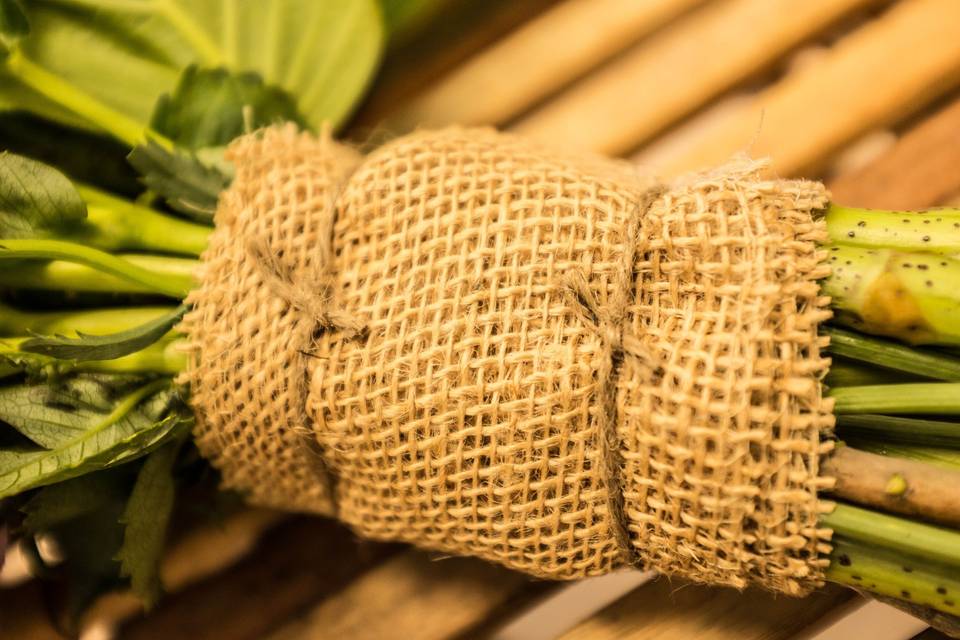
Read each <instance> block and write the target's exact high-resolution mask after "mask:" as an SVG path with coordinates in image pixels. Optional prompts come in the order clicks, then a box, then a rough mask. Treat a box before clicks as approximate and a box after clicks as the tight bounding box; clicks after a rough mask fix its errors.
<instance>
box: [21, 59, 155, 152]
mask: <svg viewBox="0 0 960 640" xmlns="http://www.w3.org/2000/svg"><path fill="white" fill-rule="evenodd" d="M5 68H6V70H7V71H8V72H9V73H10V75H12V76H14V77H15V78H17V80H19V81H20V82H22V83H23V84H25V85H26V86H28V87H30V88H31V89H33V90H34V91H36V92H37V93H39V94H41V95H43V96H44V97H46V98H48V99H50V100H52V101H53V102H56V103H57V104H59V105H61V106H63V107H65V108H66V109H67V110H69V111H72V112H73V113H75V114H77V115H78V116H80V117H82V118H83V119H85V120H87V121H89V122H90V123H91V124H94V125H96V126H98V127H100V128H101V129H102V130H104V131H106V132H108V133H110V134H111V135H113V136H114V137H116V138H117V139H119V140H121V141H123V142H125V143H126V144H128V145H129V146H131V147H135V146H137V145H139V144H142V143H144V142H146V140H147V138H148V137H149V138H151V139H153V140H156V141H157V142H158V143H160V144H162V145H163V146H165V147H167V148H173V143H172V142H170V140H168V139H166V138H164V137H163V136H161V135H160V134H158V133H156V132H155V131H151V130H150V129H148V128H147V127H145V126H144V125H143V124H141V123H140V122H138V121H136V120H134V119H133V118H130V117H128V116H127V115H125V114H123V113H121V112H119V111H117V110H116V109H114V108H112V107H110V106H108V105H106V104H104V103H103V102H100V101H99V100H97V99H96V98H94V97H93V96H91V95H90V94H88V93H86V92H84V91H82V90H81V89H79V88H77V87H76V86H75V85H73V84H71V83H70V82H68V81H67V80H65V79H63V78H61V77H60V76H57V75H56V74H53V73H50V72H49V71H47V70H46V69H44V68H43V67H41V66H40V65H37V64H35V63H33V62H32V61H31V60H30V59H29V58H27V57H26V56H24V55H23V52H22V51H20V50H19V49H14V50H13V51H12V52H10V54H9V55H8V56H7V59H6V61H5Z"/></svg>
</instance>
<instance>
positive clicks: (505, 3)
mask: <svg viewBox="0 0 960 640" xmlns="http://www.w3.org/2000/svg"><path fill="white" fill-rule="evenodd" d="M556 3H557V0H524V1H523V2H516V1H515V0H483V2H476V0H446V1H445V6H444V7H443V8H442V9H441V10H440V11H439V12H438V13H437V14H436V15H435V16H433V17H432V18H431V20H430V21H429V24H428V25H427V26H426V27H425V28H424V30H423V32H422V33H420V34H419V35H418V37H416V38H414V39H413V40H409V41H407V42H405V44H403V45H402V46H400V47H394V48H391V49H390V50H388V51H387V52H386V56H385V59H384V61H383V66H382V67H381V68H380V71H379V72H378V73H377V77H376V79H375V81H374V84H373V86H372V87H371V90H370V94H369V95H368V96H367V97H366V98H365V99H364V100H363V103H362V104H361V105H360V110H359V112H358V113H357V114H356V116H355V117H354V118H353V119H352V122H351V124H350V129H349V132H348V133H349V134H350V137H352V138H353V139H361V140H365V139H366V138H367V137H368V136H369V135H370V132H371V130H372V131H376V132H379V131H381V130H384V129H387V130H388V131H389V132H391V133H398V132H399V130H395V129H392V128H389V129H388V128H387V126H386V125H385V123H384V119H385V118H386V117H387V116H389V115H391V114H393V113H395V112H396V111H397V109H398V108H400V107H402V106H403V105H405V104H407V103H408V102H409V101H410V99H411V98H412V97H413V96H415V95H418V94H419V93H421V92H422V91H424V90H425V89H427V88H428V87H430V86H432V85H433V83H434V82H436V81H437V78H441V77H444V76H445V75H446V74H447V73H449V72H450V71H452V70H454V69H456V68H457V66H458V65H460V64H462V63H464V62H465V61H466V60H469V59H471V58H472V57H473V56H474V55H477V53H478V52H481V51H484V50H486V49H487V48H488V47H490V46H493V45H494V43H496V42H497V41H498V40H500V39H501V38H503V37H506V36H508V35H509V34H510V33H512V32H513V31H515V30H516V29H517V28H518V26H519V25H522V24H523V23H525V22H526V21H528V20H531V19H533V18H535V17H536V16H537V15H539V14H540V13H542V12H543V11H545V10H548V9H549V7H551V6H553V5H554V4H556Z"/></svg>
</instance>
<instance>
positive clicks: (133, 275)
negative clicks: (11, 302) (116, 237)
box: [0, 239, 195, 298]
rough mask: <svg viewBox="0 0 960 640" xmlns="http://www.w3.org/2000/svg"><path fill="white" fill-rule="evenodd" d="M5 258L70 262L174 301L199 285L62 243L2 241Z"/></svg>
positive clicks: (1, 253) (0, 246) (1, 255)
mask: <svg viewBox="0 0 960 640" xmlns="http://www.w3.org/2000/svg"><path fill="white" fill-rule="evenodd" d="M4 258H6V259H42V260H66V261H67V262H74V263H77V264H82V265H85V266H88V267H91V268H93V269H96V270H97V271H101V272H103V273H106V274H109V275H112V276H116V277H117V278H120V279H122V280H126V281H128V282H130V283H133V284H137V285H140V286H142V287H144V288H146V289H147V290H148V291H152V292H154V293H160V294H163V295H167V296H172V297H174V298H183V297H185V296H186V295H187V294H188V293H189V292H190V290H191V289H192V288H193V286H194V284H195V281H194V280H193V278H184V277H180V276H175V275H168V274H162V273H157V272H154V271H150V270H148V269H145V268H143V267H140V266H138V265H136V264H134V263H133V262H130V261H129V260H124V259H123V258H120V257H117V256H114V255H112V254H109V253H106V252H104V251H100V250H98V249H91V248H90V247H85V246H83V245H80V244H76V243H74V242H63V241H61V240H19V239H16V240H0V259H4Z"/></svg>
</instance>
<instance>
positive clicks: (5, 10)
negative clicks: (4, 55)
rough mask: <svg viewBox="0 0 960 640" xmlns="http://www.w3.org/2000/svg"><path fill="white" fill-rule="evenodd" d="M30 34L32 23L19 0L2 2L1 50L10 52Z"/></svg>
mask: <svg viewBox="0 0 960 640" xmlns="http://www.w3.org/2000/svg"><path fill="white" fill-rule="evenodd" d="M28 33H30V23H29V22H28V21H27V16H26V14H25V13H24V12H23V7H22V6H21V5H20V2H19V0H0V49H3V50H6V51H9V50H10V49H12V48H14V47H16V46H17V44H18V43H19V42H20V39H21V38H23V37H24V36H26V35H27V34H28Z"/></svg>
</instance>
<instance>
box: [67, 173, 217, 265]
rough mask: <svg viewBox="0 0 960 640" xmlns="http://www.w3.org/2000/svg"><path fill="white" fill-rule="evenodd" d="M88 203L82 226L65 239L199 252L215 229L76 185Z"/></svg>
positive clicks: (96, 244) (102, 246) (104, 245)
mask: <svg viewBox="0 0 960 640" xmlns="http://www.w3.org/2000/svg"><path fill="white" fill-rule="evenodd" d="M76 186H77V191H78V192H79V193H80V196H81V197H82V198H83V199H84V201H86V203H87V219H86V220H85V221H84V224H83V226H82V228H81V229H80V230H79V231H78V232H77V233H75V234H72V235H71V236H65V237H64V238H63V239H69V240H74V241H77V242H81V243H84V244H89V245H90V246H94V247H97V248H99V249H104V250H106V251H152V252H157V253H175V254H183V255H191V256H199V255H200V254H201V253H202V252H203V250H204V249H206V247H207V242H208V240H209V238H210V233H211V232H212V231H213V229H212V228H211V227H209V226H207V225H201V224H196V223H193V222H187V221H186V220H181V219H179V218H174V217H173V216H169V215H165V214H163V213H160V212H159V211H155V210H153V209H151V208H149V207H145V206H143V205H140V204H136V203H134V202H130V201H128V200H124V199H122V198H118V197H116V196H113V195H110V194H108V193H104V192H103V191H100V190H99V189H94V188H93V187H88V186H84V185H76Z"/></svg>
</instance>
